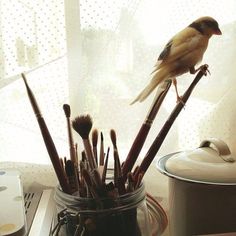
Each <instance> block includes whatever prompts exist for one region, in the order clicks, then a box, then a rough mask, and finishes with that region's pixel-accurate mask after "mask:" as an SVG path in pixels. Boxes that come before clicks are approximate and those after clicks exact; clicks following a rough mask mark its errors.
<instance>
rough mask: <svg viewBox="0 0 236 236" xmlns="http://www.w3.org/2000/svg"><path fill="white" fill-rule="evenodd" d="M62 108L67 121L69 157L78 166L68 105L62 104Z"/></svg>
mask: <svg viewBox="0 0 236 236" xmlns="http://www.w3.org/2000/svg"><path fill="white" fill-rule="evenodd" d="M63 110H64V113H65V116H66V122H67V130H68V140H69V147H70V159H71V160H72V161H73V162H74V163H75V164H76V166H78V163H77V160H76V150H75V145H74V140H73V136H72V130H71V121H70V115H71V111H70V105H68V104H64V105H63Z"/></svg>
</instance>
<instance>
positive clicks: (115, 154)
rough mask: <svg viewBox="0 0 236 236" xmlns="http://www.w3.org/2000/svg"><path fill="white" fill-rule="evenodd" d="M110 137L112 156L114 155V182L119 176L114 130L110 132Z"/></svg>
mask: <svg viewBox="0 0 236 236" xmlns="http://www.w3.org/2000/svg"><path fill="white" fill-rule="evenodd" d="M110 137H111V142H112V144H113V154H114V178H115V180H117V178H118V177H120V176H121V166H120V158H119V153H118V150H117V145H116V132H115V130H114V129H111V130H110Z"/></svg>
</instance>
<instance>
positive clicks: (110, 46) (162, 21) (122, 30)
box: [0, 0, 236, 163]
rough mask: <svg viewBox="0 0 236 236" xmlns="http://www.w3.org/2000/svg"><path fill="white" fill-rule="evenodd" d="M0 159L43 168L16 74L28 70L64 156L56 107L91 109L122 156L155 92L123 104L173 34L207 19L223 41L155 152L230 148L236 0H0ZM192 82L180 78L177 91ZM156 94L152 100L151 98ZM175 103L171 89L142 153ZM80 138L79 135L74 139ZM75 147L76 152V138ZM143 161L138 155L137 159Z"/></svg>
mask: <svg viewBox="0 0 236 236" xmlns="http://www.w3.org/2000/svg"><path fill="white" fill-rule="evenodd" d="M0 2H1V3H0V4H1V19H0V28H1V34H0V55H1V58H2V59H1V63H0V76H1V79H0V85H1V89H0V97H1V107H0V114H1V118H0V146H1V148H0V160H3V161H11V160H14V161H19V162H35V163H49V158H48V155H47V152H46V150H45V147H44V144H43V141H42V138H41V135H40V133H39V128H38V127H37V123H36V120H35V117H34V115H33V111H32V109H31V107H30V104H29V101H28V98H27V95H26V92H25V89H24V86H23V83H22V80H21V79H19V73H21V72H22V71H26V75H27V78H28V82H29V84H30V86H31V87H32V89H33V91H34V93H35V96H36V98H37V99H38V101H39V105H40V107H41V109H42V112H43V114H44V117H45V120H46V122H47V124H48V127H49V129H50V131H51V134H52V136H53V139H54V141H55V144H56V146H57V148H58V152H59V153H60V155H61V156H62V157H63V156H67V155H68V147H67V137H66V136H67V133H66V122H65V118H64V114H63V110H62V105H63V103H65V102H69V103H70V104H71V106H72V111H73V116H75V115H78V114H84V113H89V114H91V116H92V117H93V121H94V127H96V128H98V129H99V131H102V132H103V133H104V136H105V145H106V146H108V145H110V139H109V130H110V129H111V128H114V129H115V130H116V131H117V139H118V140H117V142H118V147H119V149H120V152H122V157H123V158H125V156H126V154H127V151H128V148H129V147H130V146H131V144H132V141H133V139H134V138H135V135H136V133H137V132H138V129H139V127H140V126H141V124H142V121H143V119H144V118H145V115H146V113H147V111H148V109H149V106H150V104H151V102H152V99H153V96H150V98H148V99H147V100H146V101H145V102H143V103H140V104H139V103H138V104H135V105H132V106H131V105H129V104H130V102H131V101H132V99H133V98H134V97H135V96H136V95H137V94H138V93H139V92H140V90H142V88H143V87H144V86H145V85H146V84H147V83H148V80H149V79H150V76H149V75H150V72H151V71H152V69H153V65H154V64H155V62H156V60H157V57H158V55H159V53H160V52H161V50H162V48H163V47H164V45H165V43H166V42H167V41H168V40H169V39H170V38H171V37H172V36H173V35H174V34H175V33H176V32H178V31H179V30H181V29H182V28H184V27H186V26H187V25H188V24H190V23H191V22H192V21H193V20H195V19H196V18H198V17H200V16H203V15H210V16H212V17H214V18H215V19H216V20H217V21H218V22H219V24H220V28H221V29H222V32H223V35H222V36H220V37H218V36H214V37H212V38H211V40H210V43H209V47H208V50H207V52H206V53H205V56H204V60H203V63H207V64H209V68H210V71H211V75H210V76H207V77H204V78H202V80H201V81H200V83H199V84H198V85H197V87H196V89H195V90H194V93H193V95H192V96H191V97H190V100H189V101H188V103H187V104H186V106H185V109H184V110H183V112H182V113H181V114H180V116H179V117H178V119H177V120H176V122H175V124H174V126H173V127H172V129H171V130H170V133H169V134H168V136H167V138H166V140H165V142H164V143H163V146H162V148H161V150H160V152H159V153H158V155H165V154H167V153H170V152H174V151H177V150H180V149H189V148H194V147H196V146H197V145H198V144H199V142H200V140H202V139H204V138H207V137H212V136H213V137H218V138H221V139H223V140H225V141H226V142H227V143H229V144H230V147H231V149H232V150H233V151H235V152H236V148H235V146H236V145H235V137H234V133H235V132H234V127H235V124H234V120H235V119H234V115H235V109H234V104H235V102H234V100H235V94H234V89H235V88H234V75H235V73H234V70H235V66H234V64H235V62H234V60H233V57H234V55H235V50H236V47H235V45H234V39H235V35H236V27H235V26H236V23H235V18H236V16H235V10H236V2H235V1H234V0H227V1H224V2H222V1H220V0H215V1H213V0H201V1H187V0H179V1H174V0H165V1H162V0H160V1H155V0H129V1H125V0H120V1H117V0H80V1H74V0H73V1H65V2H64V1H58V0H53V1H49V2H46V1H43V0H37V1H33V2H32V1H29V0H28V1H27V0H24V1H23V0H21V1H16V0H11V1H4V0H2V1H0ZM193 78H194V77H193V76H192V75H189V74H187V75H184V76H181V77H180V78H178V81H179V85H180V91H181V93H183V92H184V90H185V89H186V88H187V86H188V85H189V84H190V82H191V81H192V79H193ZM153 95H154V94H153ZM174 105H175V94H174V89H173V88H172V89H171V90H170V92H169V94H168V96H167V98H166V100H165V101H164V103H163V107H162V108H161V110H160V113H159V114H158V116H157V118H156V120H155V122H154V124H153V128H152V130H151V132H150V135H149V136H148V139H147V141H146V144H145V147H144V152H145V149H147V148H148V147H149V146H150V144H151V143H152V141H153V140H154V138H155V136H156V135H157V133H158V131H159V129H160V127H161V126H162V124H163V122H164V121H165V119H166V118H167V117H168V115H169V113H170V112H171V110H172V108H173V107H174ZM75 136H76V134H75ZM78 142H79V147H80V148H81V149H82V145H81V142H80V140H79V139H78ZM141 157H142V155H141Z"/></svg>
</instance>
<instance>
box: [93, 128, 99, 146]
mask: <svg viewBox="0 0 236 236" xmlns="http://www.w3.org/2000/svg"><path fill="white" fill-rule="evenodd" d="M92 143H93V147H96V146H97V144H98V130H97V129H94V130H93V131H92Z"/></svg>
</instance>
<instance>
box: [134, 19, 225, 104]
mask: <svg viewBox="0 0 236 236" xmlns="http://www.w3.org/2000/svg"><path fill="white" fill-rule="evenodd" d="M221 34H222V32H221V30H220V28H219V24H218V22H217V21H216V20H215V19H214V18H212V17H210V16H203V17H200V18H198V19H197V20H195V21H193V22H192V23H191V24H190V25H188V26H187V27H186V28H184V29H183V30H181V31H180V32H178V33H177V34H176V35H175V36H174V37H172V38H171V39H170V40H169V42H168V43H167V44H166V46H165V47H164V49H163V51H162V52H161V54H160V55H159V57H158V60H157V62H156V64H155V66H154V70H153V72H152V73H151V75H152V78H151V80H150V82H149V84H148V85H147V86H146V87H145V88H144V89H143V90H142V91H141V93H140V94H139V95H138V96H137V97H136V98H135V99H134V101H133V102H132V103H131V104H134V103H135V102H137V101H139V102H142V101H144V100H145V99H146V98H147V97H148V96H149V95H150V94H151V93H152V92H153V91H154V89H155V88H156V87H159V89H160V90H161V89H162V86H163V85H164V83H163V82H164V81H167V80H172V82H173V85H174V87H175V92H176V97H177V102H181V96H179V93H178V89H177V80H176V77H178V76H180V75H182V74H184V73H187V72H190V74H195V73H196V72H197V71H199V70H201V69H202V68H203V66H200V67H199V68H197V69H196V68H195V66H196V65H197V64H199V63H200V62H201V61H202V58H203V55H204V53H205V51H206V49H207V47H208V42H209V39H210V38H211V36H212V35H221Z"/></svg>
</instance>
